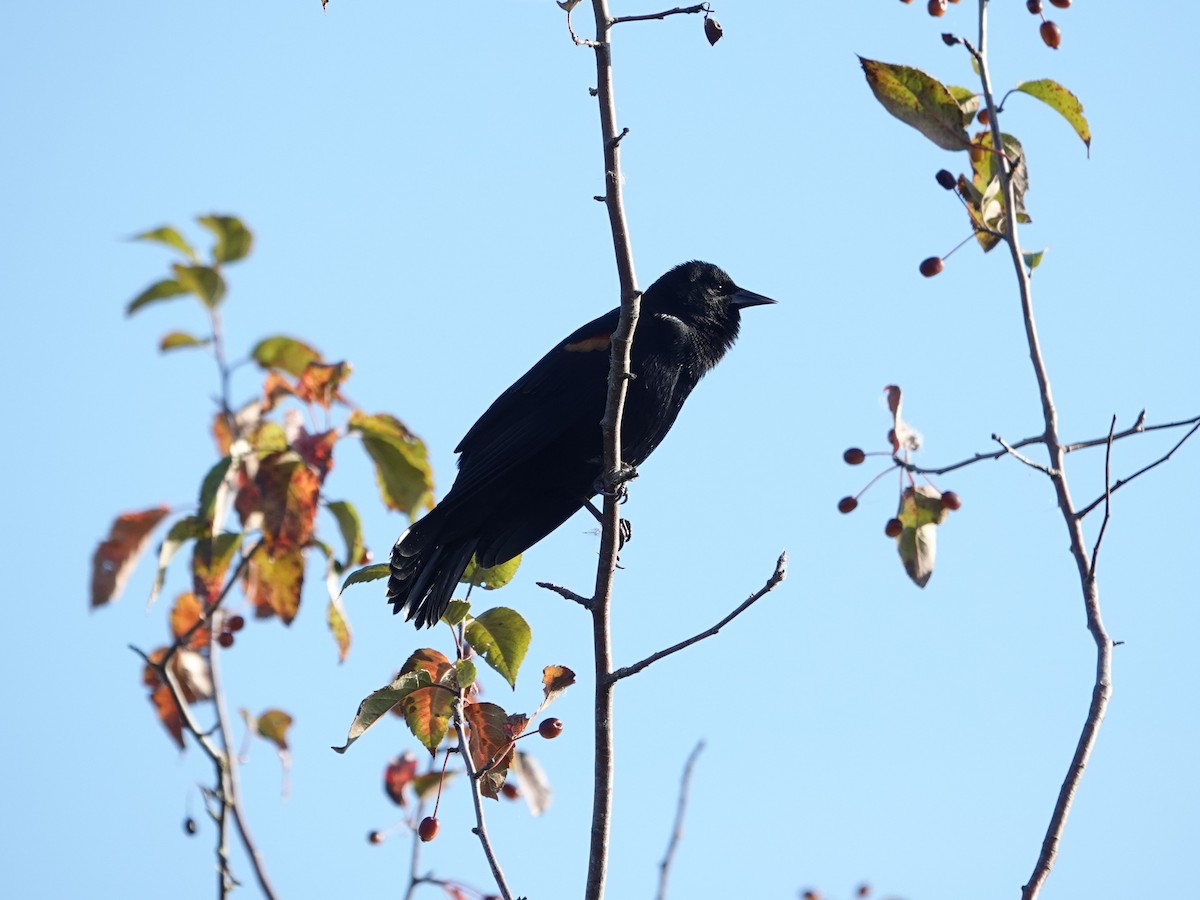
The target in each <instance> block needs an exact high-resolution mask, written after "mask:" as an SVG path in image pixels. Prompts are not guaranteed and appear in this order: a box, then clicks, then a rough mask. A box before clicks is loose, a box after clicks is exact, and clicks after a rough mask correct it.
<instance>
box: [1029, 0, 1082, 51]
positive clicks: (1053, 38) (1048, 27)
mask: <svg viewBox="0 0 1200 900" xmlns="http://www.w3.org/2000/svg"><path fill="white" fill-rule="evenodd" d="M1050 5H1051V6H1057V7H1058V8H1059V9H1066V8H1067V7H1068V6H1070V5H1071V0H1050ZM1025 8H1026V9H1027V10H1029V11H1030V12H1031V13H1032V14H1033V15H1035V16H1041V18H1042V24H1041V26H1040V27H1039V28H1038V31H1040V32H1041V35H1042V41H1043V43H1045V45H1046V46H1047V47H1049V48H1050V49H1051V50H1057V49H1058V48H1059V47H1060V46H1061V45H1062V29H1060V28H1059V27H1058V26H1057V25H1056V24H1055V23H1054V22H1051V21H1050V20H1049V19H1047V18H1046V17H1045V16H1043V15H1042V0H1025Z"/></svg>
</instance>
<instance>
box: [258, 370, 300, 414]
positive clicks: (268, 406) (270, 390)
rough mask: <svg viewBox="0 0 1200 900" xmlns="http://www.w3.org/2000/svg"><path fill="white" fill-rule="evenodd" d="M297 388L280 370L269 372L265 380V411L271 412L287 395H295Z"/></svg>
mask: <svg viewBox="0 0 1200 900" xmlns="http://www.w3.org/2000/svg"><path fill="white" fill-rule="evenodd" d="M295 395H296V389H295V388H294V387H292V384H291V382H290V381H288V380H287V379H286V378H284V377H283V376H282V375H280V374H279V373H278V372H268V373H267V377H266V380H265V381H263V412H270V411H271V410H273V409H274V408H275V406H276V405H277V404H278V403H279V401H280V400H282V399H283V398H285V397H294V396H295Z"/></svg>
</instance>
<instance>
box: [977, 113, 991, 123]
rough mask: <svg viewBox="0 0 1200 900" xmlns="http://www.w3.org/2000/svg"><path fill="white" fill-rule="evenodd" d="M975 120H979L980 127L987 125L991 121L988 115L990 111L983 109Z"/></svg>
mask: <svg viewBox="0 0 1200 900" xmlns="http://www.w3.org/2000/svg"><path fill="white" fill-rule="evenodd" d="M975 118H977V119H978V120H979V124H980V125H987V124H988V123H989V122H990V121H991V116H989V115H988V111H987V110H986V109H981V110H980V111H979V115H977V116H976V117H975Z"/></svg>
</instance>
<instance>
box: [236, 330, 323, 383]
mask: <svg viewBox="0 0 1200 900" xmlns="http://www.w3.org/2000/svg"><path fill="white" fill-rule="evenodd" d="M250 358H251V359H253V360H254V361H255V362H256V363H258V364H259V365H260V366H262V367H263V368H264V369H279V370H280V371H283V372H287V373H288V374H289V375H295V376H296V377H297V378H299V377H300V376H301V375H302V374H303V373H304V370H305V369H306V368H308V364H309V363H311V362H317V361H319V360H320V359H321V354H320V353H318V352H317V350H316V349H314V348H313V347H310V346H309V345H308V344H306V343H304V341H298V340H296V339H295V338H290V337H286V336H284V335H276V336H275V337H269V338H266V339H264V340H261V341H259V342H258V343H257V344H255V345H254V349H253V350H251V351H250Z"/></svg>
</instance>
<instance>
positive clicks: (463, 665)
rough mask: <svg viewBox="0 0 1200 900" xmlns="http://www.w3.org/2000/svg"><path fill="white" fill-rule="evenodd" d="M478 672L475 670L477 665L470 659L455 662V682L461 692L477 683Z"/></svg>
mask: <svg viewBox="0 0 1200 900" xmlns="http://www.w3.org/2000/svg"><path fill="white" fill-rule="evenodd" d="M477 675H478V671H477V670H476V668H475V663H473V662H471V661H470V660H469V659H459V660H455V662H454V680H455V681H456V682H458V687H459V689H460V690H465V689H466V688H469V687H470V686H471V685H473V684H474V683H475V678H476V676H477Z"/></svg>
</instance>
